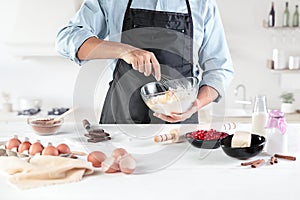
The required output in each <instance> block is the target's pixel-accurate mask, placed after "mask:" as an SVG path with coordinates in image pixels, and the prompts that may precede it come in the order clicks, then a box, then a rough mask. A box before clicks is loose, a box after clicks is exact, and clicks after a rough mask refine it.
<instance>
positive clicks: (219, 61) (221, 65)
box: [199, 0, 234, 102]
mask: <svg viewBox="0 0 300 200" xmlns="http://www.w3.org/2000/svg"><path fill="white" fill-rule="evenodd" d="M208 2H210V3H208V4H207V7H206V9H205V21H204V27H205V28H204V38H203V42H202V46H201V48H200V50H199V65H200V67H201V69H202V70H203V73H202V81H201V82H200V87H201V86H203V85H208V86H210V87H212V88H214V89H215V90H217V92H218V93H219V96H218V98H217V99H216V100H215V102H218V101H219V100H220V98H221V97H224V94H225V90H226V88H227V87H228V85H229V84H230V82H231V80H232V78H233V74H234V70H233V66H232V60H231V56H230V52H229V49H228V46H227V42H226V38H225V33H224V29H223V24H222V21H221V17H220V14H219V11H218V8H217V5H216V2H215V1H213V0H212V1H208Z"/></svg>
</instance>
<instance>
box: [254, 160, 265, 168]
mask: <svg viewBox="0 0 300 200" xmlns="http://www.w3.org/2000/svg"><path fill="white" fill-rule="evenodd" d="M264 163H265V160H264V159H260V160H259V161H257V162H255V163H254V164H252V165H251V167H252V168H257V167H259V166H260V165H262V164H264Z"/></svg>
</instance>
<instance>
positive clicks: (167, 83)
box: [151, 72, 186, 91]
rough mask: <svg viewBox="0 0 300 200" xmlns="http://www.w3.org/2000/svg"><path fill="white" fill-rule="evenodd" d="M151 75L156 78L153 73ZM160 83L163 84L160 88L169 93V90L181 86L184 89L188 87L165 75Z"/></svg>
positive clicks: (162, 75)
mask: <svg viewBox="0 0 300 200" xmlns="http://www.w3.org/2000/svg"><path fill="white" fill-rule="evenodd" d="M151 74H152V76H153V77H154V78H155V75H154V73H153V72H152V73H151ZM158 82H159V83H161V85H160V87H161V89H162V90H163V91H167V90H168V89H169V88H174V89H176V88H177V87H178V86H180V87H181V88H182V89H185V88H186V86H185V85H184V84H183V83H182V82H181V81H179V80H178V81H176V79H174V78H172V77H171V76H168V75H165V74H161V79H160V81H158Z"/></svg>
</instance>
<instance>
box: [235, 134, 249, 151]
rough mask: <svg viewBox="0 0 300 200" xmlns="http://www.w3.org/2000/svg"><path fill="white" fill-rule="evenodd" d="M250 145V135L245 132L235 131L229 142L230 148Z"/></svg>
mask: <svg viewBox="0 0 300 200" xmlns="http://www.w3.org/2000/svg"><path fill="white" fill-rule="evenodd" d="M250 145H251V133H250V132H247V131H237V132H236V133H235V134H234V135H233V137H232V140H231V147H232V148H239V147H250Z"/></svg>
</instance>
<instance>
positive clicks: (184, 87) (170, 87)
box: [140, 77, 199, 115]
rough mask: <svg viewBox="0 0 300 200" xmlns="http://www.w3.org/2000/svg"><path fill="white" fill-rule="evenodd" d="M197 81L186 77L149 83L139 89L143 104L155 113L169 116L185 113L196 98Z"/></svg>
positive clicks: (194, 78)
mask: <svg viewBox="0 0 300 200" xmlns="http://www.w3.org/2000/svg"><path fill="white" fill-rule="evenodd" d="M198 90H199V80H198V79H197V78H196V77H187V78H181V79H174V80H168V81H164V82H163V83H162V82H151V83H148V84H146V85H144V86H143V87H142V88H141V91H140V93H141V97H142V99H143V100H144V102H145V104H146V105H147V106H148V107H149V108H150V109H151V110H152V111H153V112H156V113H161V114H165V115H170V114H171V113H183V112H186V111H187V110H188V109H189V108H190V107H191V106H192V105H193V103H194V101H195V100H196V98H197V95H198Z"/></svg>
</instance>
